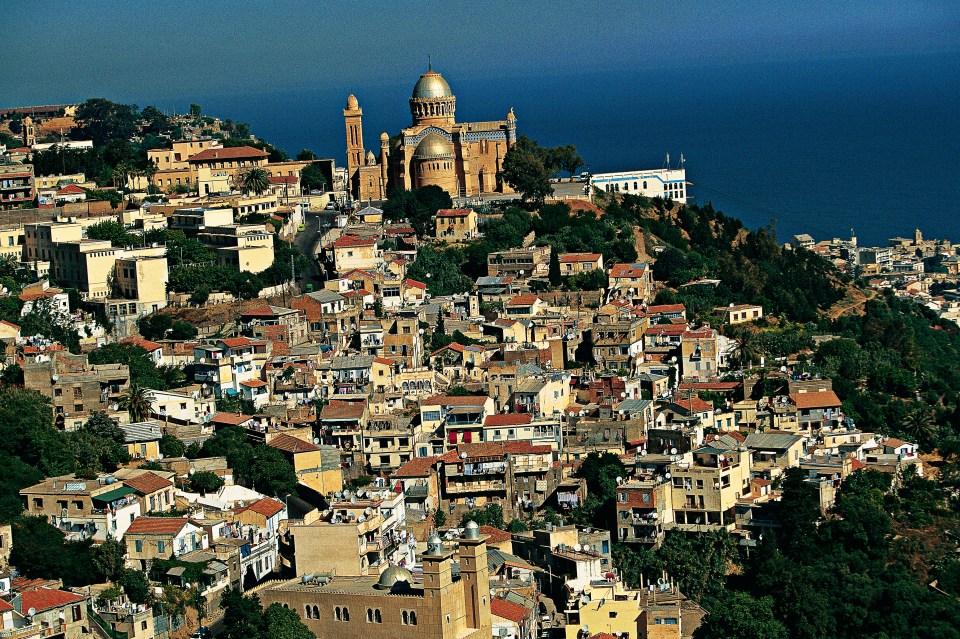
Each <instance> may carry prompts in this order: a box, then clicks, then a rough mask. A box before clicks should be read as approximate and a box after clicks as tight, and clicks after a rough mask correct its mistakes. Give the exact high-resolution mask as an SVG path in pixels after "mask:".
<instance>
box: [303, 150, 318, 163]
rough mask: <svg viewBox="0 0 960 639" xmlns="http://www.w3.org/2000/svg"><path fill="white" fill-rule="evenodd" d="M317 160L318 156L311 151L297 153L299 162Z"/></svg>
mask: <svg viewBox="0 0 960 639" xmlns="http://www.w3.org/2000/svg"><path fill="white" fill-rule="evenodd" d="M319 159H320V156H319V155H317V154H316V153H314V152H313V151H311V150H310V149H300V152H299V153H297V160H299V161H301V162H304V161H312V160H319Z"/></svg>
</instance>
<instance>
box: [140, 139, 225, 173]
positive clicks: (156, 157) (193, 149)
mask: <svg viewBox="0 0 960 639" xmlns="http://www.w3.org/2000/svg"><path fill="white" fill-rule="evenodd" d="M172 146H173V148H172V149H150V150H149V151H147V159H148V160H150V161H151V162H153V163H154V164H155V165H156V167H157V170H158V171H172V170H184V169H187V170H189V168H190V163H189V162H188V160H189V159H190V157H191V156H193V155H196V154H197V153H200V152H201V151H206V150H207V149H214V148H223V145H222V143H221V142H220V141H219V140H214V139H212V138H201V139H197V140H178V141H176V142H174V143H173V145H172Z"/></svg>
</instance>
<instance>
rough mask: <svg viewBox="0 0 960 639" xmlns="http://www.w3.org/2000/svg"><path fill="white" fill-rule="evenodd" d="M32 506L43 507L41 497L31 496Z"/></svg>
mask: <svg viewBox="0 0 960 639" xmlns="http://www.w3.org/2000/svg"><path fill="white" fill-rule="evenodd" d="M33 507H34V508H43V499H41V498H40V497H34V498H33Z"/></svg>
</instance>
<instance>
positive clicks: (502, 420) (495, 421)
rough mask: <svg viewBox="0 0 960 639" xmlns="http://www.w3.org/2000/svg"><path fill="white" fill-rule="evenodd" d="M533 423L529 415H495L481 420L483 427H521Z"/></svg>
mask: <svg viewBox="0 0 960 639" xmlns="http://www.w3.org/2000/svg"><path fill="white" fill-rule="evenodd" d="M531 421H533V416H532V415H531V414H530V413H506V414H497V415H487V418H486V419H485V420H483V425H484V426H522V425H524V424H529V423H530V422H531Z"/></svg>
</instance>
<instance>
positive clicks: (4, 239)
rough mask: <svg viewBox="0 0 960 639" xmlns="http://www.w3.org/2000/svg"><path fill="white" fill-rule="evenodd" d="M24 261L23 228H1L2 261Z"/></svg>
mask: <svg viewBox="0 0 960 639" xmlns="http://www.w3.org/2000/svg"><path fill="white" fill-rule="evenodd" d="M7 258H10V259H15V260H17V261H20V260H21V259H23V227H22V226H11V227H5V228H0V259H7Z"/></svg>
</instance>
